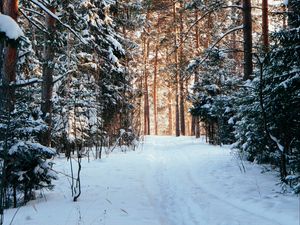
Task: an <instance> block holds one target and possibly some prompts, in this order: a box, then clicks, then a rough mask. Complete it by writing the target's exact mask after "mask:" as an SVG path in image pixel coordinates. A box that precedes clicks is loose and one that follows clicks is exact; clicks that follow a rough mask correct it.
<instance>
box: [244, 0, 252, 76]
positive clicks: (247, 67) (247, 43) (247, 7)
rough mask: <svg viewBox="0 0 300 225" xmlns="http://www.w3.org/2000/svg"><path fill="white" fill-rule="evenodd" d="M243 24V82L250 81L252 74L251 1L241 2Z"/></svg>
mask: <svg viewBox="0 0 300 225" xmlns="http://www.w3.org/2000/svg"><path fill="white" fill-rule="evenodd" d="M243 24H244V29H243V31H244V77H243V79H244V80H248V79H251V75H252V72H253V62H252V16H251V0H244V1H243Z"/></svg>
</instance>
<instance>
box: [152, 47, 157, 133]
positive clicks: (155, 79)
mask: <svg viewBox="0 0 300 225" xmlns="http://www.w3.org/2000/svg"><path fill="white" fill-rule="evenodd" d="M157 67H158V44H156V46H155V61H154V78H153V114H154V133H155V135H157V134H158V129H157V123H158V122H157V69H158V68H157Z"/></svg>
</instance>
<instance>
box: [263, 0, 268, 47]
mask: <svg viewBox="0 0 300 225" xmlns="http://www.w3.org/2000/svg"><path fill="white" fill-rule="evenodd" d="M262 38H263V50H264V51H265V52H268V51H269V19H268V0H263V1H262Z"/></svg>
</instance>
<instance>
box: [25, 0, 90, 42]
mask: <svg viewBox="0 0 300 225" xmlns="http://www.w3.org/2000/svg"><path fill="white" fill-rule="evenodd" d="M30 1H31V2H32V3H33V4H35V5H36V6H38V7H39V8H41V9H42V10H43V11H44V12H46V13H47V14H48V15H49V16H51V17H52V18H54V19H55V20H56V21H57V22H59V23H60V24H61V25H62V26H64V27H65V28H67V29H68V30H69V31H70V32H71V33H73V34H74V35H75V37H77V38H78V39H79V40H80V41H81V42H82V43H83V44H87V42H86V41H85V40H84V39H83V38H82V37H81V36H80V35H79V34H78V33H77V32H76V31H75V30H73V29H72V28H71V27H70V26H69V25H67V24H65V23H63V22H62V21H61V20H60V19H59V17H58V16H57V15H55V14H54V13H53V12H51V11H50V10H49V9H48V8H47V7H46V6H45V5H44V4H43V3H41V2H39V1H37V0H30Z"/></svg>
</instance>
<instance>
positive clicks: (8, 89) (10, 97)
mask: <svg viewBox="0 0 300 225" xmlns="http://www.w3.org/2000/svg"><path fill="white" fill-rule="evenodd" d="M18 4H19V2H18V0H4V1H2V11H3V14H5V15H8V16H10V17H12V18H13V19H14V20H15V21H17V18H18ZM0 50H1V57H2V53H3V58H1V65H2V71H1V76H0V78H1V77H2V85H3V88H2V91H1V98H2V101H1V107H2V109H3V110H4V112H11V111H13V109H14V105H15V88H14V87H12V86H10V83H12V82H15V81H16V65H17V58H18V52H17V46H16V43H12V42H8V43H5V44H3V45H2V46H1V47H0Z"/></svg>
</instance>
